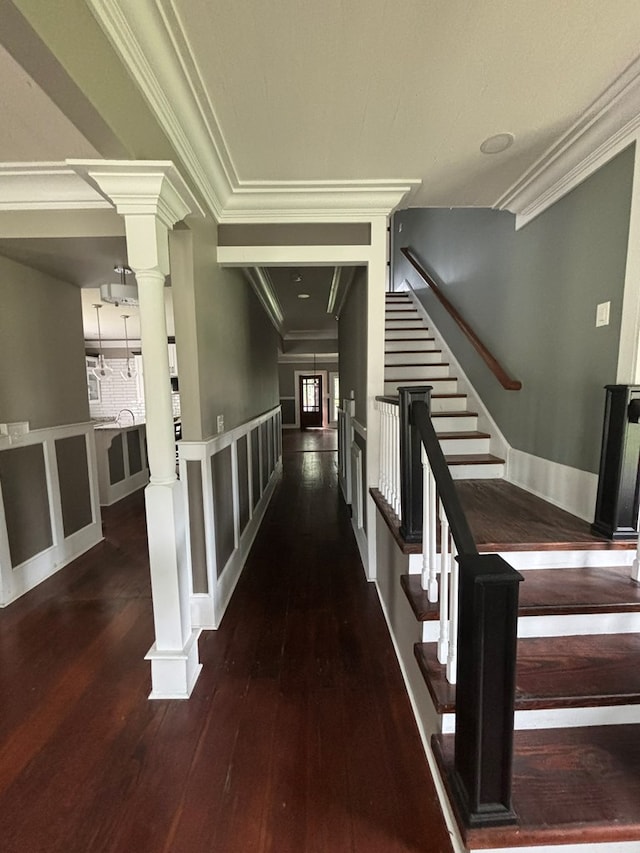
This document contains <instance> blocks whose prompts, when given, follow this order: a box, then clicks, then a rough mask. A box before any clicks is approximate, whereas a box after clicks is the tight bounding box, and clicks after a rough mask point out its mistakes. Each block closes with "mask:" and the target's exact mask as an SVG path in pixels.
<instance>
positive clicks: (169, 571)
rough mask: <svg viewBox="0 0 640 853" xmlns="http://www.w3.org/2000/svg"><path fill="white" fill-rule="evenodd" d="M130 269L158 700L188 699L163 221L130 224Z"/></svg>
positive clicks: (192, 669) (186, 609)
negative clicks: (135, 300)
mask: <svg viewBox="0 0 640 853" xmlns="http://www.w3.org/2000/svg"><path fill="white" fill-rule="evenodd" d="M125 228H126V235H127V249H128V257H129V265H130V266H131V268H132V269H133V271H134V272H135V274H136V280H137V283H138V295H139V300H140V339H141V344H142V364H143V374H144V396H145V409H146V425H147V453H148V460H149V475H150V477H149V480H150V482H149V485H148V486H147V488H146V491H145V500H146V510H147V536H148V540H149V562H150V567H151V592H152V598H153V618H154V624H155V632H156V641H155V643H154V644H153V646H152V647H151V649H150V650H149V652H148V654H147V659H148V660H150V661H151V686H152V690H151V696H150V698H152V699H171V698H173V699H178V698H187V697H188V696H189V695H190V694H191V691H192V690H193V686H194V684H195V681H196V679H197V677H198V675H199V674H200V670H201V668H202V667H201V665H200V662H199V658H198V643H197V639H198V633H199V632H197V631H193V630H192V627H191V612H190V594H191V590H190V583H189V566H188V563H187V559H186V554H187V553H188V549H187V548H186V543H185V537H186V535H187V531H186V530H185V519H184V497H183V494H182V484H181V483H180V481H178V479H177V478H176V470H175V466H176V456H175V437H174V431H173V411H172V407H171V380H170V371H169V350H168V346H167V321H166V315H165V308H164V286H165V279H166V276H167V274H168V273H169V254H168V229H167V228H166V226H165V225H164V224H163V223H162V222H160V221H159V219H158V218H157V217H156V216H149V215H147V214H137V215H133V214H129V215H126V216H125Z"/></svg>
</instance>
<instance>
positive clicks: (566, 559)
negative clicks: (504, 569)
mask: <svg viewBox="0 0 640 853" xmlns="http://www.w3.org/2000/svg"><path fill="white" fill-rule="evenodd" d="M499 556H500V557H502V559H503V560H504V561H505V562H507V563H509V565H510V566H512V567H513V568H514V569H517V570H518V571H521V572H523V573H524V580H525V583H526V581H527V573H528V572H535V571H536V570H538V569H566V568H573V569H577V568H584V567H591V568H596V567H601V566H605V567H606V566H611V565H613V563H614V562H615V564H616V565H618V566H625V567H626V568H628V570H629V575H631V563H632V562H633V551H618V552H617V554H616V556H615V560H612V557H611V552H610V551H584V550H572V551H502V552H499ZM421 571H422V555H421V554H409V574H410V575H417V574H420V572H421ZM521 618H522V619H525V618H526V619H529V618H531V619H534V618H538V617H529V616H526V617H525V616H523V617H521ZM545 618H546V617H545ZM615 633H622V632H618V631H616V632H615ZM425 642H427V641H426V640H425Z"/></svg>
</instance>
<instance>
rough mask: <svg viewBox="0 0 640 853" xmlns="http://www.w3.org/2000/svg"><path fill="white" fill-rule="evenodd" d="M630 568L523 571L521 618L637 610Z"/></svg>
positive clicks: (639, 589)
mask: <svg viewBox="0 0 640 853" xmlns="http://www.w3.org/2000/svg"><path fill="white" fill-rule="evenodd" d="M630 571H631V567H630V566H598V567H584V568H563V569H535V570H532V571H526V572H523V575H524V583H522V584H520V607H519V613H520V615H521V616H543V615H552V614H555V615H567V614H571V613H620V612H629V611H636V612H637V611H640V585H639V584H637V583H636V582H635V581H634V580H632V579H631V577H630Z"/></svg>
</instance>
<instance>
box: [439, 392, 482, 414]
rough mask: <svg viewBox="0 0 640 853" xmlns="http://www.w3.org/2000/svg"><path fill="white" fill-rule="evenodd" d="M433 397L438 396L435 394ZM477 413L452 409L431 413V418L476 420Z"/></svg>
mask: <svg viewBox="0 0 640 853" xmlns="http://www.w3.org/2000/svg"><path fill="white" fill-rule="evenodd" d="M432 396H434V397H435V396H436V395H435V394H433V395H432ZM477 416H478V413H477V412H470V411H468V410H466V409H451V411H446V410H445V411H442V412H431V418H432V419H433V418H475V417H477Z"/></svg>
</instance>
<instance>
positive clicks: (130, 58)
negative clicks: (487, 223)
mask: <svg viewBox="0 0 640 853" xmlns="http://www.w3.org/2000/svg"><path fill="white" fill-rule="evenodd" d="M87 2H88V5H89V8H90V9H91V11H92V13H93V15H94V17H95V18H96V20H97V21H98V23H99V24H100V26H101V27H102V29H103V30H104V32H105V34H106V35H107V37H108V39H109V40H110V42H111V44H112V45H113V47H114V49H115V50H116V52H117V53H118V55H119V56H120V58H121V60H122V62H123V63H124V65H125V67H126V68H127V69H128V71H129V73H130V74H131V75H132V78H133V79H134V80H135V81H136V83H137V85H138V87H139V89H140V91H141V92H142V94H143V96H144V97H145V99H146V100H147V102H148V103H149V105H150V107H151V109H152V111H153V113H154V115H155V117H156V119H157V121H158V123H159V124H160V126H161V127H162V129H163V131H164V132H165V134H166V135H167V138H168V139H169V141H170V143H171V145H172V146H173V147H174V149H175V151H176V153H177V154H178V156H179V158H180V160H181V163H182V164H183V166H184V168H185V170H186V174H187V175H188V176H189V177H190V178H191V180H192V181H193V182H194V184H195V185H196V186H197V188H198V189H199V191H200V192H201V193H202V195H203V198H204V200H205V202H206V204H207V206H208V208H209V210H210V211H211V213H212V215H213V216H214V218H215V219H216V221H217V222H219V223H224V224H226V223H240V222H255V223H260V222H273V221H278V222H284V221H290V222H303V221H307V222H309V221H313V222H317V221H334V222H335V221H347V220H351V221H356V220H358V221H361V220H362V219H365V220H366V219H369V218H370V217H372V216H388V215H389V214H390V213H391V212H392V211H393V210H395V208H396V207H397V206H398V205H399V204H400V203H401V202H402V201H403V200H405V197H406V196H408V195H409V194H410V193H412V192H413V191H414V190H415V189H416V188H417V187H418V186H419V185H420V183H421V181H419V180H414V179H410V180H406V179H399V180H387V181H345V182H339V181H309V182H297V181H276V182H270V181H253V182H244V181H242V180H240V178H239V176H238V174H237V171H236V169H235V166H234V164H233V159H232V157H231V154H230V152H229V148H228V146H227V144H226V141H225V138H224V134H223V132H222V130H221V128H220V125H219V122H218V120H217V116H216V114H215V109H214V107H213V104H212V103H211V100H210V99H209V97H208V95H207V92H206V87H205V85H204V82H203V79H202V75H201V74H200V70H199V69H198V67H197V64H196V62H195V60H194V56H193V52H192V50H191V48H190V45H189V41H188V38H187V35H186V32H185V30H184V27H183V25H182V22H181V20H180V17H179V15H178V12H177V10H176V8H175V6H174V4H173V3H172V2H171V0H155V2H149V3H128V2H125V0H87Z"/></svg>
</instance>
